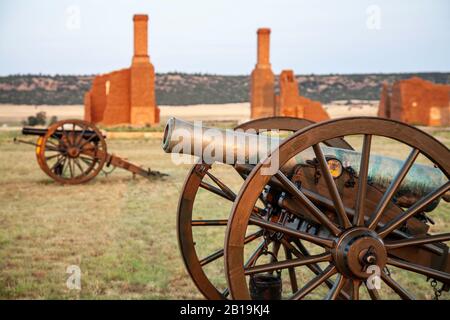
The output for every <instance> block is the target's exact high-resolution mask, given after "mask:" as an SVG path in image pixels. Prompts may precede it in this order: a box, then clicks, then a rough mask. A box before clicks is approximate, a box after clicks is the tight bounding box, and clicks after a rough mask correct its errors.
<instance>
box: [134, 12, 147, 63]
mask: <svg viewBox="0 0 450 320" xmlns="http://www.w3.org/2000/svg"><path fill="white" fill-rule="evenodd" d="M133 22H134V55H133V63H135V62H148V61H149V57H148V16H147V15H146V14H136V15H134V17H133Z"/></svg>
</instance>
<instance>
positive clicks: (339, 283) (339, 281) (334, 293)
mask: <svg viewBox="0 0 450 320" xmlns="http://www.w3.org/2000/svg"><path fill="white" fill-rule="evenodd" d="M344 285H345V278H344V277H343V276H342V274H338V275H337V278H336V280H335V281H334V285H333V287H332V288H331V289H330V290H329V291H328V293H327V296H326V297H325V300H336V298H337V297H338V296H339V293H340V292H341V290H342V288H343V287H344Z"/></svg>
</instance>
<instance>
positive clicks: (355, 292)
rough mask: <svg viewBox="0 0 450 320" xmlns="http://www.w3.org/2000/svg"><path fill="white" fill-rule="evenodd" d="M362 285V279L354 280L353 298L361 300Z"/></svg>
mask: <svg viewBox="0 0 450 320" xmlns="http://www.w3.org/2000/svg"><path fill="white" fill-rule="evenodd" d="M360 286H361V281H359V280H353V281H352V300H359V287H360Z"/></svg>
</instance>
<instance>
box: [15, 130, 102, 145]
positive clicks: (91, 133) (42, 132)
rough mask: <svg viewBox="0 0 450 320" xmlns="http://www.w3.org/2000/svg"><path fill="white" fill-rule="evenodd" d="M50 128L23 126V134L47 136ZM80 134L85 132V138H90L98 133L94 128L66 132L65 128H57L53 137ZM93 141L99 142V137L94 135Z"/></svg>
mask: <svg viewBox="0 0 450 320" xmlns="http://www.w3.org/2000/svg"><path fill="white" fill-rule="evenodd" d="M47 131H48V129H44V128H33V127H23V128H22V134H23V135H29V136H41V137H43V136H45V135H46V134H47ZM69 132H70V134H80V133H83V138H84V139H89V138H90V137H92V136H96V135H97V134H96V133H95V131H92V130H84V131H83V130H70V131H69V130H67V131H66V132H64V131H63V130H56V131H55V132H54V133H53V135H52V136H53V137H55V138H57V139H61V137H62V136H63V135H64V134H69ZM91 141H93V142H96V141H97V142H98V137H94V138H93V139H91Z"/></svg>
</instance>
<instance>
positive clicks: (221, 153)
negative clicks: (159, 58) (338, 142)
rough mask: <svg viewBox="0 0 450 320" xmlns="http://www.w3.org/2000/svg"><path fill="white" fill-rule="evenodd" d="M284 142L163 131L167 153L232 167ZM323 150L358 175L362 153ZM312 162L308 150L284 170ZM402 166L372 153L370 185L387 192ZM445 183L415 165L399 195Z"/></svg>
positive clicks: (415, 196) (416, 195)
mask: <svg viewBox="0 0 450 320" xmlns="http://www.w3.org/2000/svg"><path fill="white" fill-rule="evenodd" d="M281 141H282V139H281V138H280V137H278V136H273V135H271V136H269V135H265V134H260V135H258V134H257V133H256V132H254V133H249V132H243V131H239V130H237V131H234V130H229V129H228V130H226V129H217V128H208V127H204V126H201V125H200V124H196V123H190V122H185V121H183V120H180V119H176V118H171V119H169V120H168V122H167V124H166V127H165V129H164V137H163V142H162V148H163V150H164V151H165V152H167V153H179V154H186V155H194V156H198V157H200V158H202V160H203V161H204V162H205V163H209V164H211V163H213V162H214V161H217V162H222V163H226V164H230V165H240V164H247V165H255V164H257V163H258V162H259V161H261V160H263V159H264V158H265V157H266V156H267V154H268V153H270V152H271V151H273V150H274V149H275V148H277V147H278V146H279V144H280V143H281ZM321 148H322V151H323V153H324V155H325V156H327V157H333V158H336V159H338V160H339V161H340V162H341V163H342V164H343V166H344V168H349V167H351V168H352V169H353V170H354V172H355V173H356V175H357V176H358V175H359V165H360V160H361V154H360V153H359V152H357V151H353V150H347V149H340V148H332V147H328V146H325V145H322V146H321ZM261 149H264V150H263V151H264V152H261ZM313 159H315V154H314V152H313V150H312V149H311V148H309V149H306V150H304V151H303V152H301V153H300V154H299V155H297V156H296V157H295V158H293V159H291V160H289V161H288V163H286V164H285V165H284V166H283V168H282V170H283V171H285V172H289V171H290V170H291V169H292V168H293V167H294V166H295V165H298V164H306V163H307V161H308V160H313ZM402 165H403V161H402V160H400V159H395V158H391V157H385V156H380V155H376V154H372V155H371V156H370V159H369V173H368V181H369V183H370V184H371V185H373V186H375V187H378V188H379V189H381V190H386V189H387V187H388V186H389V184H390V182H391V181H392V179H393V178H394V177H395V176H396V174H397V172H398V171H399V170H400V168H401V167H402ZM419 177H420V178H419ZM446 182H447V178H446V176H445V175H444V174H443V173H442V171H441V170H440V169H438V168H435V167H433V166H429V165H424V164H418V163H416V164H414V165H413V166H412V167H411V169H410V171H409V173H408V175H407V176H406V177H405V179H404V180H403V182H402V184H401V185H400V187H399V189H398V195H399V196H402V197H407V198H410V199H411V203H413V202H415V201H417V200H419V199H420V198H421V197H423V196H424V195H426V194H428V193H429V192H431V191H434V190H435V189H436V188H439V187H440V186H442V185H443V184H444V183H446ZM444 199H445V200H446V201H449V200H450V195H449V194H448V193H447V194H445V195H444Z"/></svg>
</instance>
